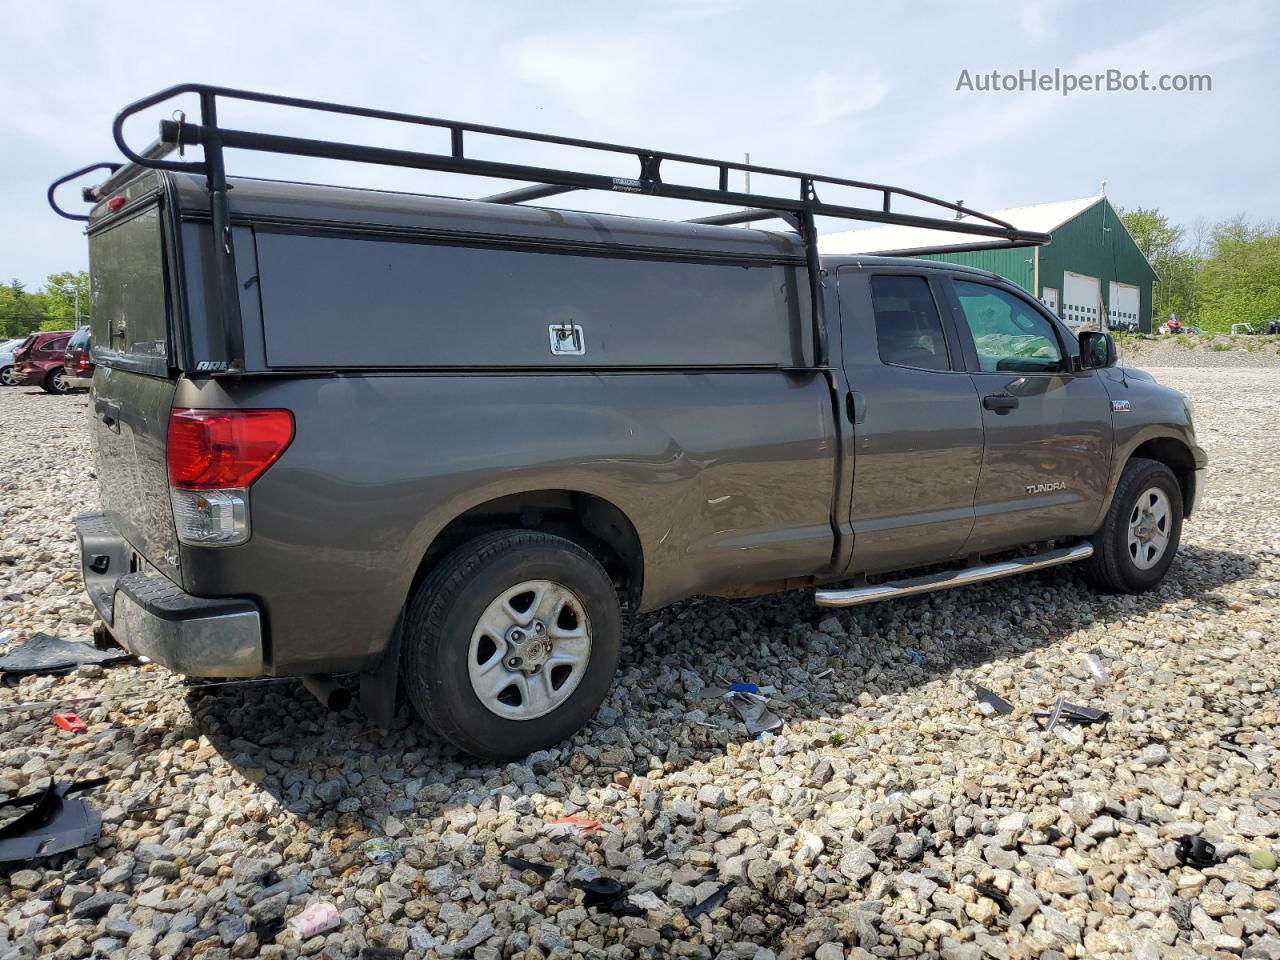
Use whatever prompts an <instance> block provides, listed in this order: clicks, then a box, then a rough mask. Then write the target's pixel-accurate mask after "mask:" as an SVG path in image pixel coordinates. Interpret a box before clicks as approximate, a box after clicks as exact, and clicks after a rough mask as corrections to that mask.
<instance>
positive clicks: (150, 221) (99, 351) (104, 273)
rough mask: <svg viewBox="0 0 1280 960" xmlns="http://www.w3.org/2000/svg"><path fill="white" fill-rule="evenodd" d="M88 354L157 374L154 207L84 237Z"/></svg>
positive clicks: (158, 260) (161, 318) (158, 275)
mask: <svg viewBox="0 0 1280 960" xmlns="http://www.w3.org/2000/svg"><path fill="white" fill-rule="evenodd" d="M89 274H90V286H91V290H92V298H91V299H92V309H93V324H92V333H93V357H94V359H95V360H96V361H98V362H99V363H105V364H107V365H108V366H120V367H127V368H132V369H137V370H140V371H142V372H144V373H156V374H160V375H163V374H164V373H166V372H167V369H168V363H167V360H166V357H167V355H168V335H167V329H168V324H167V322H166V316H165V289H164V248H163V245H162V243H161V239H160V210H159V208H158V207H151V208H150V209H149V210H144V211H143V212H142V213H140V214H138V215H137V216H135V217H131V218H130V219H128V220H126V221H124V222H123V223H118V224H114V225H112V226H110V227H108V228H107V229H106V230H103V231H102V232H101V233H95V234H94V235H93V236H92V237H91V238H90V239H89Z"/></svg>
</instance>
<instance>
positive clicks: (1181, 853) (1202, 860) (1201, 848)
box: [1176, 837, 1218, 870]
mask: <svg viewBox="0 0 1280 960" xmlns="http://www.w3.org/2000/svg"><path fill="white" fill-rule="evenodd" d="M1176 854H1177V857H1178V862H1179V863H1181V864H1182V865H1183V866H1185V867H1196V868H1197V869H1201V870H1203V869H1204V868H1206V867H1212V866H1213V865H1214V864H1216V863H1217V862H1218V848H1217V847H1215V846H1214V845H1213V844H1212V843H1210V842H1209V841H1208V840H1206V839H1205V838H1204V837H1182V838H1181V839H1180V840H1178V847H1177V850H1176Z"/></svg>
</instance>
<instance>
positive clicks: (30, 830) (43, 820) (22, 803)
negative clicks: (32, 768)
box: [0, 777, 107, 863]
mask: <svg viewBox="0 0 1280 960" xmlns="http://www.w3.org/2000/svg"><path fill="white" fill-rule="evenodd" d="M106 782H107V780H106V778H105V777H100V778H98V779H96V780H81V781H79V782H78V783H66V782H63V781H57V780H50V781H49V785H48V786H47V787H45V788H44V789H43V790H41V791H39V792H37V793H29V794H26V795H25V796H21V797H12V798H11V799H9V800H4V801H0V807H27V808H28V809H27V811H26V812H25V813H23V814H21V815H20V816H17V817H15V818H14V819H12V820H10V821H9V822H8V823H6V824H5V825H4V826H0V863H17V862H20V861H26V860H35V859H37V858H38V857H48V856H52V855H53V854H55V853H64V852H65V851H67V850H74V849H76V848H77V847H84V846H88V845H89V844H91V843H96V842H97V840H98V836H99V834H101V832H102V818H101V817H100V816H99V815H98V813H97V811H95V810H93V809H92V808H90V806H89V805H88V803H86V802H85V801H84V800H81V799H80V798H79V797H75V798H71V797H70V796H69V795H70V794H73V793H81V792H83V791H85V790H92V789H93V788H94V787H100V786H102V785H103V784H104V783H106Z"/></svg>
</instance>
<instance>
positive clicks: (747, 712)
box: [706, 683, 782, 737]
mask: <svg viewBox="0 0 1280 960" xmlns="http://www.w3.org/2000/svg"><path fill="white" fill-rule="evenodd" d="M776 692H777V691H776V690H775V689H774V688H773V687H760V686H757V685H756V684H754V683H735V684H733V685H732V686H730V687H729V689H728V690H722V689H718V688H708V690H707V692H706V695H707V696H709V697H716V698H720V699H724V700H728V701H729V704H730V706H732V707H733V709H734V710H736V711H737V713H738V716H739V717H740V718H741V719H742V722H743V723H744V724H745V725H746V728H747V733H749V734H751V736H753V737H758V736H760V735H761V734H763V733H776V732H777V731H778V730H781V729H782V718H781V717H779V716H778V715H777V714H776V713H774V712H773V711H772V710H770V709H769V697H768V696H767V694H769V693H776Z"/></svg>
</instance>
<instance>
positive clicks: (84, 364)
mask: <svg viewBox="0 0 1280 960" xmlns="http://www.w3.org/2000/svg"><path fill="white" fill-rule="evenodd" d="M76 366H77V367H79V368H80V369H81V370H88V369H89V358H88V357H86V356H85V355H84V354H83V353H82V354H80V356H79V357H78V358H77V360H76Z"/></svg>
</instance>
